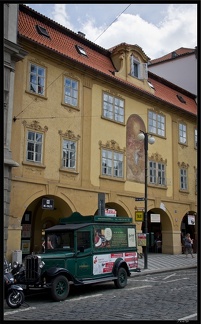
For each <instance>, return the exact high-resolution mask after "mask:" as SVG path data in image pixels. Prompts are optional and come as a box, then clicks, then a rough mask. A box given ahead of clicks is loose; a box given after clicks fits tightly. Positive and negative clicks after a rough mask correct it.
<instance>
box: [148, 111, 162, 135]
mask: <svg viewBox="0 0 201 324" xmlns="http://www.w3.org/2000/svg"><path fill="white" fill-rule="evenodd" d="M148 131H149V132H150V133H153V134H156V135H159V136H162V137H165V116H164V115H161V114H158V113H156V112H154V111H148Z"/></svg>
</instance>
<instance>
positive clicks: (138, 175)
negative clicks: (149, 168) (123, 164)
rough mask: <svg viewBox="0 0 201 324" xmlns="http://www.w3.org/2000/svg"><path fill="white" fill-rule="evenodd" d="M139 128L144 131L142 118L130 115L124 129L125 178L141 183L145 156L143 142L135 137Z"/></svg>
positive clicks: (143, 175)
mask: <svg viewBox="0 0 201 324" xmlns="http://www.w3.org/2000/svg"><path fill="white" fill-rule="evenodd" d="M140 130H142V131H144V132H145V131H146V130H145V125H144V122H143V120H142V119H141V117H139V116H138V115H131V116H130V117H129V119H128V121H127V129H126V158H127V179H128V180H131V181H136V182H142V183H143V182H144V180H145V179H144V177H145V156H144V142H143V141H142V142H141V141H139V140H138V138H137V136H138V134H139V133H140Z"/></svg>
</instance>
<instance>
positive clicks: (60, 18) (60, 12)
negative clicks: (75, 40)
mask: <svg viewBox="0 0 201 324" xmlns="http://www.w3.org/2000/svg"><path fill="white" fill-rule="evenodd" d="M52 19H53V20H54V21H56V22H57V23H59V24H60V25H62V26H64V27H66V28H69V29H72V28H73V26H72V25H71V23H70V18H69V16H68V14H67V12H66V4H61V3H59V4H54V5H53V12H52Z"/></svg>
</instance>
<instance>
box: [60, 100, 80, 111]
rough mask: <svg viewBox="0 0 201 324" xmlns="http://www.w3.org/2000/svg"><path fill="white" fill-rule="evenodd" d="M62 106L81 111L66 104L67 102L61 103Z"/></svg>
mask: <svg viewBox="0 0 201 324" xmlns="http://www.w3.org/2000/svg"><path fill="white" fill-rule="evenodd" d="M61 105H62V106H64V108H68V109H74V110H77V111H80V108H79V107H77V106H72V105H69V104H66V103H65V102H61Z"/></svg>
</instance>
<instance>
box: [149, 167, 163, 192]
mask: <svg viewBox="0 0 201 324" xmlns="http://www.w3.org/2000/svg"><path fill="white" fill-rule="evenodd" d="M149 183H150V184H154V185H158V186H163V187H164V186H166V167H165V164H164V163H161V162H156V161H149Z"/></svg>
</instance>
